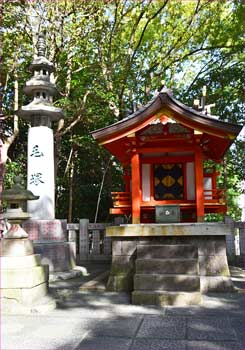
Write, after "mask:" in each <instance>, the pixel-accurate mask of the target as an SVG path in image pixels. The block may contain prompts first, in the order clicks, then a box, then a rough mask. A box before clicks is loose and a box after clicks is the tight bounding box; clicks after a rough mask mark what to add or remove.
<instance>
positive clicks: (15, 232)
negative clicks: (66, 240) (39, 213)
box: [2, 176, 39, 239]
mask: <svg viewBox="0 0 245 350" xmlns="http://www.w3.org/2000/svg"><path fill="white" fill-rule="evenodd" d="M21 181H22V179H21V177H20V176H16V177H15V178H14V185H13V187H12V188H10V189H7V190H4V191H3V193H2V199H3V200H5V201H6V202H7V210H6V213H5V215H4V217H5V219H8V221H9V223H10V224H11V227H10V229H9V230H8V231H7V233H6V234H5V237H4V238H5V239H7V238H26V237H28V234H27V233H26V232H25V231H24V230H23V229H22V228H21V227H20V224H21V223H22V222H23V221H25V220H28V219H29V218H30V217H31V215H30V214H29V213H27V212H24V211H23V208H24V207H26V201H27V200H37V199H38V198H39V196H35V195H34V194H33V193H32V192H31V191H29V190H26V189H24V188H23V187H22V186H21Z"/></svg>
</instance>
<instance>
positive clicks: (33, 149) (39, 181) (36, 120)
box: [16, 34, 64, 220]
mask: <svg viewBox="0 0 245 350" xmlns="http://www.w3.org/2000/svg"><path fill="white" fill-rule="evenodd" d="M45 51H46V46H45V41H44V36H43V34H39V38H38V44H37V57H35V58H34V60H33V62H32V63H31V65H30V67H29V70H30V72H31V73H32V77H31V79H30V80H29V81H27V82H26V86H25V87H24V93H25V94H26V95H28V96H30V97H32V99H33V100H32V101H31V102H30V103H29V104H28V105H26V106H22V107H21V108H20V109H19V110H18V111H17V112H16V113H17V114H18V116H19V117H21V118H23V119H25V120H26V121H28V122H30V124H31V127H30V128H29V131H28V157H27V168H28V171H27V172H28V173H27V179H28V180H27V188H28V189H29V190H30V191H32V192H33V193H34V194H36V195H38V196H39V199H38V200H37V201H30V202H29V200H28V205H27V207H28V212H30V214H31V215H32V218H33V219H37V220H53V219H54V218H55V178H54V137H53V130H52V123H53V122H57V121H58V120H59V119H61V118H64V115H63V113H62V110H61V109H60V108H57V107H54V106H53V96H54V95H55V94H56V93H57V90H56V87H55V84H53V83H52V82H51V74H52V73H53V72H54V66H53V64H52V63H51V62H50V61H49V60H48V59H47V58H46V57H45Z"/></svg>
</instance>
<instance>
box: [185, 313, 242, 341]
mask: <svg viewBox="0 0 245 350" xmlns="http://www.w3.org/2000/svg"><path fill="white" fill-rule="evenodd" d="M187 339H189V340H210V341H212V340H214V341H225V340H228V341H231V340H234V341H236V340H237V335H236V333H235V330H234V329H233V328H232V326H231V322H230V320H229V318H227V317H223V318H217V317H202V318H193V319H188V320H187Z"/></svg>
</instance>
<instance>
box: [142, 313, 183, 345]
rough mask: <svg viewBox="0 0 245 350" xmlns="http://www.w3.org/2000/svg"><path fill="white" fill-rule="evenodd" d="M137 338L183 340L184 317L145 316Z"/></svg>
mask: <svg viewBox="0 0 245 350" xmlns="http://www.w3.org/2000/svg"><path fill="white" fill-rule="evenodd" d="M137 337H138V338H158V339H174V340H178V339H185V337H186V319H185V318H184V317H169V316H145V317H144V320H143V323H142V325H141V327H140V329H139V331H138V333H137Z"/></svg>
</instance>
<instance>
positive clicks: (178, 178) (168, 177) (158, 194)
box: [154, 163, 184, 200]
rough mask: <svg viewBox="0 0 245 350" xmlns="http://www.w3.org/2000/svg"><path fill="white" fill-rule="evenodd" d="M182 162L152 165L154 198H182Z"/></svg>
mask: <svg viewBox="0 0 245 350" xmlns="http://www.w3.org/2000/svg"><path fill="white" fill-rule="evenodd" d="M183 192H184V189H183V164H182V163H176V164H155V165H154V198H155V199H156V200H165V199H166V200H167V199H182V198H183Z"/></svg>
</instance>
